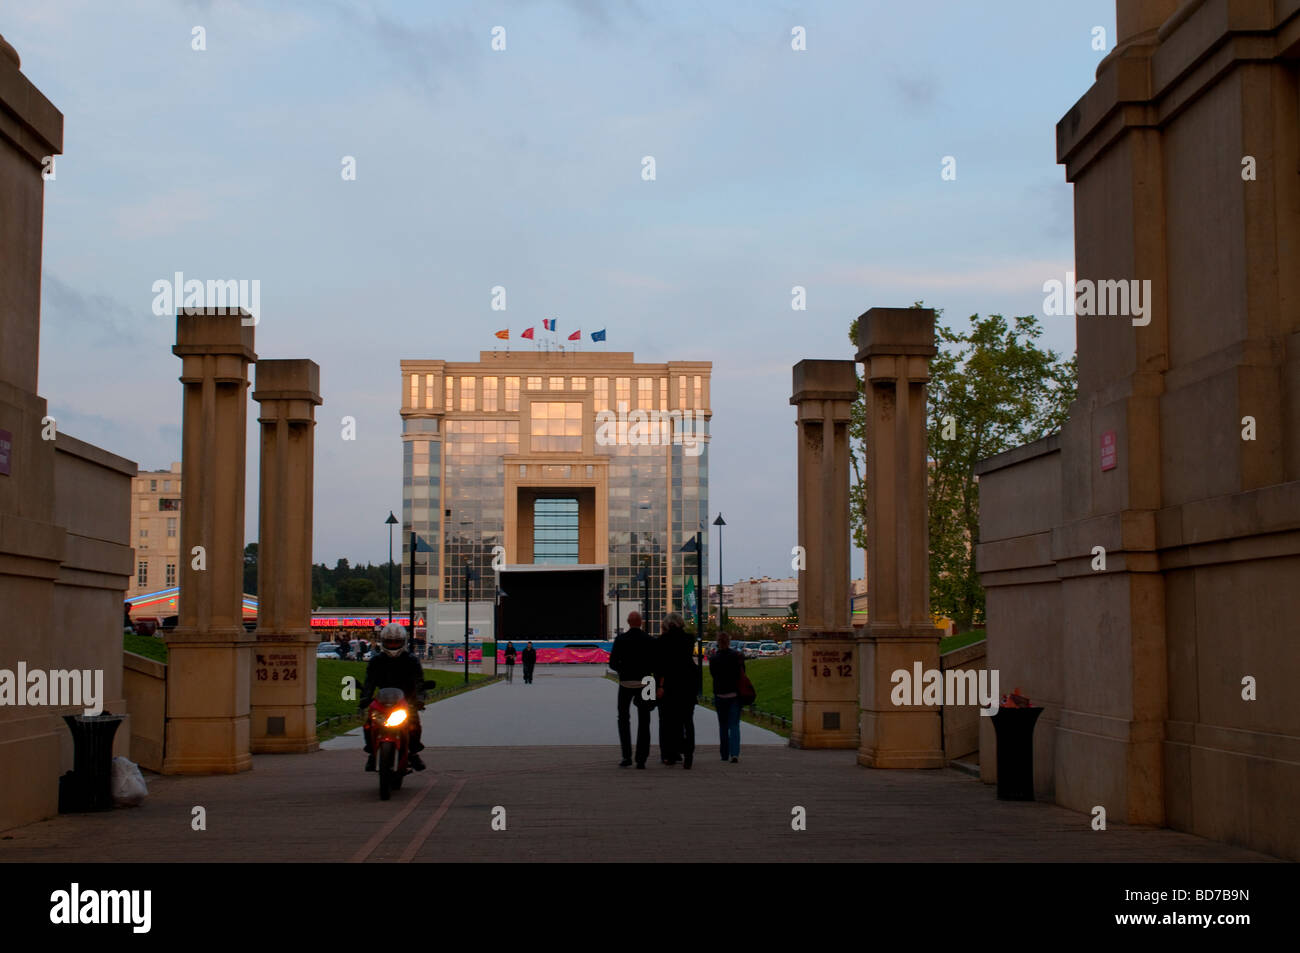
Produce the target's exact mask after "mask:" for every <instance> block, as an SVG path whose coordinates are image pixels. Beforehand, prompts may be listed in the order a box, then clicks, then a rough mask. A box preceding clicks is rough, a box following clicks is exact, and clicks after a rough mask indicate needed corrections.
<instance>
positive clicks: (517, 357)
mask: <svg viewBox="0 0 1300 953" xmlns="http://www.w3.org/2000/svg"><path fill="white" fill-rule="evenodd" d="M401 368H402V405H401V414H402V452H403V458H402V459H403V463H402V473H403V481H402V483H403V489H402V493H403V500H402V529H403V534H402V559H403V565H404V567H405V568H404V570H403V572H402V599H403V605H406V604H407V603H406V600H407V599H408V598H409V592H410V585H409V582H408V580H409V579H410V559H411V545H410V541H411V533H412V532H414V533H415V534H416V537H417V540H418V542H417V547H416V550H417V551H416V567H415V603H416V610H417V613H418V612H421V611H427V606H428V605H429V604H430V603H432V602H436V601H440V600H459V599H462V598H464V591H465V590H464V585H465V583H464V579H465V569H466V567H467V566H468V567H469V568H470V569H472V571H473V575H474V579H473V581H472V582H471V583H470V598H471V599H472V600H476V601H482V600H491V599H493V597H494V594H495V589H494V583H495V577H494V575H493V571H492V570H493V557H494V554H496V555H497V557H498V559H497V561H498V563H504V564H506V565H527V564H531V563H577V564H589V565H607V566H608V567H609V579H608V581H609V585H610V587H611V590H612V589H613V587H614V586H618V587H621V590H622V592H623V598H625V599H629V598H630V599H639V598H640V593H641V592H642V591H643V589H644V591H645V592H646V616H647V623H648V625H649V627H651V629H652V630H654V629H657V628H658V626H659V624H660V623H661V622H662V620H663V617H664V615H665V614H666V613H667V612H669V611H672V610H674V609H678V610H680V609H681V608H683V606H684V604H685V603H686V602H687V601H688V600H689V599H690V598H692V597H693V596H694V581H693V580H694V576H695V569H696V567H695V559H696V556H695V554H694V553H693V552H691V553H683V552H682V551H681V549H682V546H683V544H684V543H686V542H687V541H688V540H689V539H691V538H692V537H693V536H694V534H695V533H696V532H697V531H698V530H700V529H705V530H707V529H708V516H709V500H708V492H709V480H708V460H709V454H708V443H709V420H710V417H711V413H710V410H709V378H710V373H711V370H712V364H711V363H710V362H707V361H670V362H668V363H665V364H638V363H636V362H635V361H634V359H633V355H632V354H631V353H630V352H604V353H566V352H544V351H481V352H480V353H479V360H478V361H476V362H465V363H451V362H447V361H441V360H427V361H417V360H412V361H402V362H401ZM708 537H709V534H708V532H707V531H706V532H705V533H704V549H705V552H704V553H703V554H702V555H703V558H704V559H705V578H706V579H707V578H708V575H707V566H708V562H707V560H708ZM643 568H644V569H645V570H646V574H647V578H646V579H645V581H644V583H643V582H640V581H638V578H637V577H638V575H639V574H640V572H641V570H642V569H643ZM611 601H613V597H612V596H611Z"/></svg>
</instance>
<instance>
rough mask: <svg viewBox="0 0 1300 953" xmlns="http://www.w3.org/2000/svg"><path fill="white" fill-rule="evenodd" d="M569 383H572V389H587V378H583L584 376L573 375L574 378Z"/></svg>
mask: <svg viewBox="0 0 1300 953" xmlns="http://www.w3.org/2000/svg"><path fill="white" fill-rule="evenodd" d="M571 383H572V386H573V389H574V390H586V389H587V378H585V377H575V378H574V379H573V380H572V382H571Z"/></svg>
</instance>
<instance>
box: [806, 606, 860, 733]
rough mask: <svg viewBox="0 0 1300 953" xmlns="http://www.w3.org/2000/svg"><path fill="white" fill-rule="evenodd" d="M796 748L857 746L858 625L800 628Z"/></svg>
mask: <svg viewBox="0 0 1300 953" xmlns="http://www.w3.org/2000/svg"><path fill="white" fill-rule="evenodd" d="M791 641H792V642H793V649H794V652H793V654H794V662H793V667H794V712H793V714H794V727H793V729H792V730H791V732H790V747H792V748H856V747H858V640H857V635H856V632H855V630H854V629H852V628H847V629H833V630H828V631H808V632H804V631H802V630H800V631H796V632H795V634H794V636H793V638H792V640H791Z"/></svg>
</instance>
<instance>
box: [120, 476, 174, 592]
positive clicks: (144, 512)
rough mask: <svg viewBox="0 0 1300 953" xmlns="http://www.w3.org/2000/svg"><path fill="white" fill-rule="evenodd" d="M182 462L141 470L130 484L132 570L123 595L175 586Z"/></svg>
mask: <svg viewBox="0 0 1300 953" xmlns="http://www.w3.org/2000/svg"><path fill="white" fill-rule="evenodd" d="M180 526H181V465H180V464H179V463H173V464H172V465H171V467H170V468H169V469H167V470H141V471H140V472H139V474H138V475H137V476H136V478H135V479H134V480H133V481H132V483H131V545H132V546H133V547H134V549H135V558H134V560H132V565H133V569H134V571H133V573H132V575H131V585H130V587H129V588H128V589H127V591H126V597H127V598H128V599H133V598H135V597H136V596H140V595H144V594H145V593H149V592H157V591H158V590H160V589H169V588H171V587H173V586H175V585H176V580H177V566H178V564H179V561H180Z"/></svg>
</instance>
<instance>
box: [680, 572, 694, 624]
mask: <svg viewBox="0 0 1300 953" xmlns="http://www.w3.org/2000/svg"><path fill="white" fill-rule="evenodd" d="M682 602H683V603H684V605H683V608H684V609H685V610H686V614H687V615H688V616H693V615H695V577H694V576H687V577H686V588H685V590H684V591H683V592H682Z"/></svg>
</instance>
